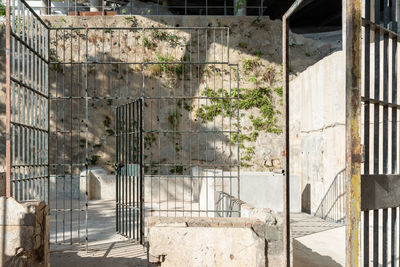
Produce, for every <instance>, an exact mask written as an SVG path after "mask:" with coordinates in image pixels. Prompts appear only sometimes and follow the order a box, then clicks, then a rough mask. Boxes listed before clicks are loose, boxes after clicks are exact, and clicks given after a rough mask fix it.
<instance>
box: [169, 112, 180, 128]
mask: <svg viewBox="0 0 400 267" xmlns="http://www.w3.org/2000/svg"><path fill="white" fill-rule="evenodd" d="M180 117H182V114H180V113H179V112H178V110H175V111H174V112H172V113H171V114H169V116H168V123H169V126H170V127H171V128H172V129H173V128H175V127H177V126H178V124H179V118H180Z"/></svg>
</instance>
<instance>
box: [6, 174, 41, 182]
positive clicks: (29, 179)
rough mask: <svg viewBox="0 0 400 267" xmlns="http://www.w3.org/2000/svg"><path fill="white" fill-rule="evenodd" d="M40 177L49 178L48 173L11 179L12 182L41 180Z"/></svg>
mask: <svg viewBox="0 0 400 267" xmlns="http://www.w3.org/2000/svg"><path fill="white" fill-rule="evenodd" d="M21 175H22V174H21ZM39 179H47V175H46V176H35V177H28V178H19V179H11V180H10V181H11V182H23V181H32V180H39Z"/></svg>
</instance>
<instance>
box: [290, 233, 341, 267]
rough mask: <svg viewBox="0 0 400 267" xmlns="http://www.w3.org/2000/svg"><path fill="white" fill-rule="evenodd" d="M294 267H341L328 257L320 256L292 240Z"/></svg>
mask: <svg viewBox="0 0 400 267" xmlns="http://www.w3.org/2000/svg"><path fill="white" fill-rule="evenodd" d="M293 266H294V267H341V266H342V265H340V264H339V263H337V262H336V261H334V260H333V259H332V258H331V257H329V256H322V255H320V254H318V253H316V252H314V251H312V250H311V249H309V248H308V247H306V246H304V245H303V244H302V243H300V242H299V241H297V240H295V239H293Z"/></svg>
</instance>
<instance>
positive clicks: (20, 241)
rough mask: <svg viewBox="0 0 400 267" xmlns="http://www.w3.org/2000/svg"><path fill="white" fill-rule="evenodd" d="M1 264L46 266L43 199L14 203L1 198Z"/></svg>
mask: <svg viewBox="0 0 400 267" xmlns="http://www.w3.org/2000/svg"><path fill="white" fill-rule="evenodd" d="M0 237H1V242H0V251H1V252H2V253H1V254H0V265H1V266H18V267H25V266H26V267H28V266H29V267H47V266H50V262H49V241H48V240H49V216H48V207H47V206H46V204H45V203H44V202H42V201H26V202H21V203H19V202H17V201H16V200H15V199H14V198H6V197H1V198H0Z"/></svg>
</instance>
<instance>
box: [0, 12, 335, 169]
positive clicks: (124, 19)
mask: <svg viewBox="0 0 400 267" xmlns="http://www.w3.org/2000/svg"><path fill="white" fill-rule="evenodd" d="M44 19H45V20H46V21H47V22H48V23H49V24H51V25H52V26H53V27H66V26H82V27H86V26H113V27H130V26H136V27H153V26H154V27H175V26H176V27H182V26H185V27H203V26H227V27H229V29H230V35H229V46H230V49H229V55H230V61H231V63H233V64H239V76H240V77H239V80H240V87H241V88H247V89H255V88H268V90H270V91H269V92H270V93H269V94H270V96H269V99H270V101H271V103H272V106H273V107H274V109H275V112H276V113H275V115H274V116H273V117H274V119H276V126H277V128H276V129H277V132H275V133H274V132H270V131H268V130H264V129H262V128H263V127H264V126H265V125H264V126H261V129H256V128H257V127H255V123H253V120H254V119H255V118H258V117H259V116H260V114H261V113H260V110H259V109H257V108H251V109H250V110H242V111H241V112H240V113H241V114H240V124H241V128H242V135H241V136H240V138H239V139H240V140H241V143H242V149H241V155H242V162H243V166H242V167H243V169H245V170H251V171H268V170H269V171H272V170H279V169H280V168H281V167H282V161H283V160H282V145H283V140H282V136H281V135H280V134H279V129H280V128H281V126H282V123H283V120H282V118H281V116H280V113H281V110H282V106H281V105H280V103H281V96H280V92H281V89H280V88H281V82H282V77H281V74H282V72H281V68H282V67H281V22H280V21H271V20H269V19H268V18H267V17H263V18H257V17H195V16H190V17H184V16H152V17H144V16H115V17H90V18H85V17H65V16H60V17H57V16H51V17H44ZM183 34H184V33H183ZM52 38H55V37H54V36H53V37H52ZM96 40H97V39H96ZM53 41H54V39H53ZM0 42H2V43H3V44H4V32H0ZM290 42H291V53H293V54H294V55H296V57H294V58H293V61H292V64H291V71H292V74H296V73H299V72H301V71H302V70H304V69H305V68H306V67H307V66H309V65H311V64H313V63H315V62H316V61H318V60H319V59H321V58H323V57H324V56H325V55H327V54H329V53H330V52H331V51H332V50H333V49H334V48H333V47H332V46H331V45H329V44H322V43H318V42H317V41H313V40H310V39H306V38H303V37H301V36H299V35H291V40H290ZM59 50H61V48H59ZM72 52H73V53H74V54H75V55H76V54H77V52H78V51H76V50H73V51H72ZM138 56H141V55H138ZM4 62H5V54H4V51H3V50H1V51H0V83H1V85H0V87H1V91H0V94H1V95H0V99H2V100H3V99H5V98H4V93H5V87H4V73H5V71H4ZM248 63H254V64H253V67H252V68H250V69H249V68H248V66H249V64H248ZM202 75H205V76H206V75H208V74H207V71H205V72H204V73H203V74H202ZM96 77H98V83H97V85H101V84H102V79H103V78H101V77H102V76H101V75H100V74H99V75H97V76H96ZM153 78H154V77H153ZM54 82H55V77H54V76H51V75H50V84H52V83H54ZM66 82H67V84H68V81H66ZM155 82H157V79H155ZM158 82H160V81H158ZM161 82H163V81H161ZM133 87H135V86H133ZM115 89H117V88H115ZM2 103H3V104H1V105H0V108H1V109H2V110H5V109H4V108H5V105H4V102H2ZM115 104H116V103H113V104H111V105H109V104H108V103H105V102H104V101H97V102H94V103H91V104H90V106H89V120H90V122H91V123H90V125H89V131H90V132H89V136H88V139H89V140H88V142H89V159H94V164H93V165H98V166H101V167H104V168H106V169H108V170H109V171H110V172H112V170H113V168H112V166H113V163H114V146H115V144H114V137H113V136H110V131H109V129H108V128H107V127H105V126H104V125H103V124H104V121H105V120H106V119H107V117H109V118H110V122H109V123H108V124H110V125H111V126H112V125H113V114H114V111H113V110H112V106H115ZM53 109H56V107H53ZM54 114H55V112H52V115H53V116H52V123H55V122H56V121H55V117H54ZM0 116H1V117H0V130H1V133H4V130H5V121H4V119H5V118H4V113H3V112H2V113H1V115H0ZM53 125H54V124H53ZM201 126H202V127H203V126H204V127H205V126H207V125H201ZM111 128H112V127H111ZM111 128H110V129H111ZM4 137H5V136H0V138H3V139H2V140H4ZM81 139H82V138H81ZM75 141H77V143H78V144H80V143H79V142H80V141H81V140H79V137H77V138H76V140H74V142H75ZM4 144H5V142H0V151H4V150H5V145H4ZM51 147H53V148H55V147H56V146H55V145H54V146H51ZM66 150H68V147H66ZM4 154H5V153H1V155H0V163H2V164H1V165H2V167H3V166H4ZM59 156H60V157H62V155H59ZM3 168H4V167H3ZM76 174H77V173H76Z"/></svg>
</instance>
